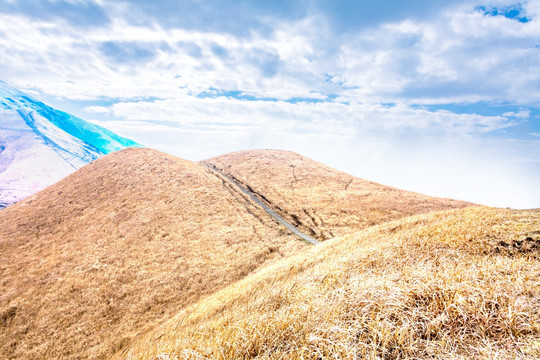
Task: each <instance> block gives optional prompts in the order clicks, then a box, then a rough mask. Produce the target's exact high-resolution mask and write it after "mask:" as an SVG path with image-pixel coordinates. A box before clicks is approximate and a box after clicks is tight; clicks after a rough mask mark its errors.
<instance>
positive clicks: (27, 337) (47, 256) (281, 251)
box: [0, 148, 466, 359]
mask: <svg viewBox="0 0 540 360" xmlns="http://www.w3.org/2000/svg"><path fill="white" fill-rule="evenodd" d="M249 154H250V155H249V157H246V164H247V165H249V166H253V168H252V169H251V170H249V171H248V173H249V174H252V173H254V172H261V174H259V175H257V177H255V176H254V177H253V178H247V176H246V177H245V178H244V177H242V176H241V175H239V173H238V174H237V175H236V176H238V178H240V179H242V181H244V183H243V185H240V186H244V188H242V189H243V190H242V189H241V188H239V187H238V186H237V185H236V184H240V183H239V180H238V179H237V178H236V177H234V178H233V175H231V174H232V170H233V169H234V168H233V162H232V161H230V165H231V166H230V168H229V167H228V165H225V162H224V161H222V162H218V161H216V160H215V159H211V160H208V161H207V162H202V163H195V162H190V161H186V160H182V159H178V158H175V157H173V156H170V155H166V154H163V153H161V152H158V151H155V150H151V149H145V148H130V149H125V150H121V151H117V152H114V153H112V154H109V155H106V156H103V157H101V158H99V159H97V160H95V161H93V162H91V163H90V164H88V165H86V166H84V167H82V168H81V169H79V170H77V171H76V172H74V173H73V174H71V175H69V176H67V177H66V178H64V179H62V180H61V181H59V182H57V183H55V184H53V185H51V186H49V187H47V188H46V189H44V190H42V191H40V192H38V193H37V194H35V195H33V196H30V197H28V198H26V199H24V200H22V201H20V202H18V203H17V204H14V205H12V206H9V207H8V208H6V209H4V210H2V211H0V358H5V359H41V358H62V359H76V358H80V359H86V358H90V359H103V358H110V357H111V356H112V355H113V354H117V355H118V356H119V357H120V358H126V354H127V353H128V352H129V349H133V350H132V351H133V353H134V354H137V355H136V357H134V358H144V359H151V358H152V359H153V358H155V357H151V355H148V354H146V353H145V351H146V350H145V349H146V348H142V349H140V348H138V346H139V345H138V344H139V341H145V340H144V339H146V337H145V335H147V334H148V335H149V336H153V338H152V339H153V340H151V341H153V342H156V341H157V340H159V339H161V338H163V339H170V337H171V336H176V335H175V334H177V333H176V330H175V329H177V330H178V331H180V332H179V333H178V334H180V333H182V334H185V335H186V339H188V338H190V336H192V333H185V332H184V329H185V326H188V325H189V324H194V322H193V321H194V320H193V319H191V320H189V322H186V323H184V321H183V320H182V318H183V317H182V316H181V315H178V314H184V315H183V316H184V317H185V316H187V315H189V314H190V312H191V311H194V314H197V315H194V316H202V318H204V317H205V316H206V315H204V314H205V312H204V309H205V308H208V309H209V310H210V312H209V313H208V316H210V317H213V316H216V314H217V313H219V311H220V309H223V311H224V312H228V311H229V309H233V311H236V307H234V306H233V305H234V300H233V297H231V298H228V297H224V296H225V295H224V294H227V293H228V292H229V291H231V290H230V289H229V290H224V291H225V293H223V292H221V291H222V289H224V288H225V287H226V286H228V285H231V286H233V289H235V290H234V291H239V289H238V286H239V287H244V286H245V287H246V291H247V292H246V293H242V294H243V295H241V296H247V297H248V300H245V299H244V298H243V297H240V298H238V299H239V306H240V305H241V306H245V308H244V310H245V311H246V312H249V309H250V305H249V301H250V300H249V299H252V300H254V301H255V303H254V304H263V305H261V306H264V307H265V309H266V310H267V311H268V313H265V315H264V316H266V317H267V318H266V320H267V321H268V324H269V325H271V326H274V325H273V321H274V320H273V319H272V313H273V312H274V311H279V309H280V306H281V303H282V299H281V298H282V297H283V299H286V298H287V297H288V296H289V294H291V295H292V294H297V287H298V286H300V285H301V288H302V289H304V290H305V291H306V295H307V296H308V298H307V299H309V296H311V295H310V293H309V291H308V290H309V289H305V288H304V287H303V285H302V282H303V281H312V280H313V281H320V282H321V283H323V284H326V285H328V286H334V285H335V284H334V277H332V276H333V275H332V274H333V272H332V271H334V270H335V269H342V268H340V267H339V266H341V265H339V264H341V263H340V262H339V261H340V260H339V259H345V258H348V257H349V256H350V255H351V254H358V252H352V250H351V249H353V248H354V247H355V246H359V245H354V244H356V243H353V245H351V246H352V248H351V249H349V248H347V247H345V248H341V247H336V246H334V245H331V244H334V243H336V242H339V241H342V240H329V241H327V243H328V245H327V244H326V243H323V244H322V245H317V246H313V245H309V244H306V243H305V242H303V241H300V238H299V237H298V236H296V235H294V234H293V233H292V232H291V231H289V230H288V229H287V228H285V227H284V226H283V225H282V224H280V223H278V222H277V221H275V219H273V218H271V217H270V216H269V215H268V214H269V212H267V211H265V210H263V208H262V207H260V206H259V205H258V204H256V203H255V202H254V201H253V200H252V198H250V196H249V194H250V193H249V191H248V193H249V194H246V191H245V190H246V189H252V190H254V191H258V192H264V195H261V194H259V195H254V196H259V197H261V198H262V199H263V201H266V202H267V203H268V204H270V206H273V208H275V209H276V211H279V212H281V214H282V215H283V216H284V217H287V218H290V219H292V221H294V219H295V217H297V218H298V220H299V221H298V223H300V222H304V221H305V224H304V225H303V224H300V225H299V226H298V228H300V229H307V228H311V229H313V232H314V233H315V234H316V235H319V234H329V233H330V231H331V232H335V233H339V232H345V231H352V229H357V228H364V229H365V228H366V227H367V226H369V225H371V224H380V223H381V222H384V221H386V220H387V219H388V218H391V217H392V216H395V217H402V216H405V215H406V214H408V213H411V212H413V211H422V212H423V211H428V210H430V209H436V208H437V206H440V207H443V208H449V207H452V206H454V207H462V206H465V205H466V204H465V203H462V202H453V201H451V200H442V199H433V198H430V197H423V196H420V195H418V194H411V193H407V192H400V191H398V190H396V189H392V188H388V187H384V186H382V185H375V184H373V183H369V182H366V181H364V180H360V179H357V178H353V177H351V176H350V175H347V174H344V173H341V172H338V171H336V170H332V169H330V168H327V167H325V166H323V165H321V164H318V163H315V162H314V161H312V160H309V159H307V158H305V157H301V156H300V155H296V154H293V153H288V152H277V151H272V152H266V151H252V152H249ZM268 154H271V155H272V156H268ZM232 156H234V157H236V155H230V156H224V157H223V158H222V160H223V159H227V158H229V157H231V158H232ZM292 156H300V157H301V160H298V161H296V162H294V164H295V166H296V169H295V171H296V170H298V173H296V172H295V175H296V177H297V178H296V180H297V182H298V184H302V181H304V180H302V178H304V177H308V174H307V173H305V172H313V174H312V175H310V176H309V183H311V184H312V186H313V189H312V191H311V192H310V194H309V195H310V196H309V197H307V196H304V195H303V192H307V191H308V184H305V185H302V187H304V190H303V191H302V192H299V191H298V192H289V190H288V189H289V187H290V186H291V183H290V182H289V180H287V181H284V180H282V179H281V178H280V177H279V176H276V173H285V171H286V170H288V171H289V172H290V171H291V170H290V167H289V165H290V164H289V162H288V160H287V161H282V160H280V159H288V158H289V157H292ZM257 157H258V158H259V159H258V160H257ZM247 160H249V161H247ZM212 164H216V165H212ZM254 164H257V166H254ZM218 165H219V166H222V167H223V169H229V170H231V173H228V174H229V175H227V176H229V177H230V178H231V179H233V180H232V181H231V180H229V178H228V177H227V176H225V175H223V174H225V173H227V171H225V170H221V172H220V170H219V169H218V170H216V168H217V166H218ZM247 165H246V166H247ZM265 172H266V174H267V175H266V176H265V175H264V174H265ZM235 174H236V173H235ZM288 176H289V175H288ZM289 177H290V178H291V179H294V175H290V176H289ZM317 177H321V178H320V179H317ZM264 179H266V181H267V184H264V181H265V180H264ZM251 180H253V183H251V182H248V181H251ZM325 184H326V186H325ZM347 184H349V185H347ZM292 185H294V184H292ZM281 187H284V188H283V189H281ZM293 188H294V189H300V188H301V187H300V186H299V185H295V186H293ZM268 189H272V191H267V190H268ZM353 190H354V191H353ZM359 194H360V195H359ZM361 195H362V196H366V197H370V198H373V199H374V201H375V200H376V199H379V200H377V201H379V203H380V204H381V206H383V205H384V206H386V207H383V208H382V209H383V210H384V211H385V214H386V212H388V213H389V214H388V215H385V216H380V215H379V214H378V213H375V212H374V211H373V210H372V208H373V207H374V206H375V205H374V204H370V203H369V202H366V201H364V202H362V203H360V204H357V203H356V202H355V201H356V200H355V199H357V198H359V197H360V196H361ZM262 196H264V198H263V197H262ZM285 197H287V198H285ZM348 197H352V200H350V201H347V198H348ZM393 197H396V198H398V200H396V199H392V198H393ZM265 198H267V199H268V200H269V201H267V200H264V199H265ZM342 198H343V199H342ZM310 199H311V200H312V203H311V204H312V205H310V207H308V205H309V204H310V203H309V201H310ZM328 199H335V201H339V206H340V211H339V212H335V211H337V210H335V207H333V206H334V205H332V204H331V203H329V200H328ZM353 200H354V201H353ZM420 201H423V202H425V205H422V204H418V202H420ZM287 202H289V203H290V204H291V206H290V207H287V206H286V205H285V203H287ZM275 204H279V207H277V206H275ZM411 204H412V205H411ZM362 206H369V209H368V210H366V211H364V210H362V208H361V207H362ZM391 206H394V207H395V208H394V209H393V212H392V211H390V208H391ZM326 207H328V208H329V210H328V211H327V210H325V208H326ZM283 209H285V210H286V211H283ZM303 209H306V210H307V211H306V212H304V211H303ZM302 213H304V214H306V213H307V214H309V215H310V216H313V217H314V218H315V219H314V220H312V221H313V223H311V224H310V223H308V220H307V219H306V218H304V217H303V216H304V215H302ZM373 214H375V215H373ZM293 215H295V216H293ZM306 216H307V215H306ZM340 216H343V219H342V220H339V219H338V218H339V217H340ZM345 221H350V222H351V225H350V226H348V225H347V224H346V223H345ZM306 224H307V225H309V226H305V225H306ZM297 225H298V224H297ZM395 226H396V229H400V228H399V227H398V225H395ZM403 226H404V229H405V225H403ZM407 226H408V225H407ZM396 231H398V230H396ZM398 233H399V234H402V233H401V232H398ZM384 234H386V233H384ZM320 239H321V240H324V239H325V238H324V237H320ZM366 239H368V238H366ZM392 239H393V238H389V241H394V240H395V241H397V240H396V239H398V238H396V239H394V240H392ZM399 239H401V238H399ZM383 240H384V237H383V236H382V235H381V236H378V237H374V238H373V242H374V243H375V244H379V243H382V242H383ZM365 241H366V242H368V240H365ZM384 241H386V240H384ZM315 249H316V250H315ZM342 249H345V251H348V252H346V253H343V254H342V255H339V254H338V251H341V250H342ZM349 252H350V253H349ZM404 254H406V253H404ZM411 256H412V255H411ZM289 258H291V259H296V260H294V261H295V262H294V263H292V262H291V263H289V262H287V261H289V260H287V259H289ZM325 258H328V261H329V262H328V263H326V262H325V261H326V260H324V259H325ZM351 259H352V258H351ZM281 261H286V264H294V265H292V266H293V267H292V268H287V269H288V270H287V271H286V272H284V271H283V270H282V266H284V265H283V264H282V265H279V266H278V265H275V264H278V263H280V262H281ZM291 261H293V260H291ZM351 261H352V260H351ZM381 261H382V260H381ZM411 261H412V260H411ZM319 262H320V264H321V265H320V266H321V267H322V268H323V269H324V268H325V267H326V270H324V271H328V272H329V274H330V275H329V276H328V277H325V276H324V275H321V274H322V273H321V274H317V278H316V279H311V278H310V276H311V275H310V271H309V270H308V267H310V266H311V264H313V265H316V264H318V263H319ZM344 264H345V263H343V264H342V265H344ZM275 266H277V267H275ZM287 266H288V265H287ZM374 266H376V264H375V263H374ZM332 269H334V270H332ZM373 269H376V267H374V268H373ZM321 271H322V272H324V271H323V270H321ZM255 272H260V273H259V275H257V276H262V275H260V274H265V275H264V278H263V279H264V280H261V281H260V282H258V283H257V284H258V285H257V286H254V285H251V283H250V282H249V281H248V282H245V281H243V280H242V279H244V278H246V276H249V275H250V274H253V273H255ZM299 274H303V276H304V278H302V277H299V276H300V275H299ZM351 274H356V275H355V276H357V278H358V279H360V277H361V275H360V273H359V272H351ZM297 275H298V276H297ZM284 276H286V277H289V278H291V281H292V282H287V281H286V279H284ZM396 276H397V275H396ZM317 279H318V280H317ZM336 279H337V278H336ZM336 281H338V280H336ZM234 284H236V285H234ZM274 285H275V288H274ZM326 285H325V286H326ZM287 286H288V287H287ZM336 286H337V285H336ZM273 289H275V291H274V290H273ZM304 290H302V291H304ZM234 291H233V292H234ZM213 294H217V295H213ZM329 294H330V295H329V296H331V297H333V296H339V291H338V290H336V291H335V292H334V293H329ZM235 296H236V295H235ZM206 298H207V300H204V299H206ZM267 300H268V301H267ZM199 301H202V302H200V303H199ZM221 301H223V307H220V302H221ZM246 301H247V302H246ZM317 301H322V300H321V299H320V298H318V300H317ZM201 304H202V305H201ZM315 305H317V306H319V305H321V304H319V303H314V304H313V306H315ZM257 306H258V305H257ZM252 310H253V315H254V316H258V314H259V313H260V311H263V309H260V308H259V307H255V308H253V309H252ZM266 310H265V311H266ZM295 311H298V313H299V314H304V315H306V311H308V312H309V306H308V307H307V308H306V309H303V310H302V309H295ZM301 311H304V312H303V313H302V312H301ZM177 315H178V316H179V317H177ZM223 315H224V316H225V313H224V314H223ZM230 315H231V316H233V317H234V316H235V315H234V314H230ZM238 315H239V316H240V317H239V318H238V319H237V320H238V321H239V322H236V324H240V325H241V326H245V327H247V328H249V327H250V325H249V321H251V320H253V321H254V323H253V325H254V326H259V325H260V324H259V322H260V321H262V322H264V321H265V320H264V319H263V318H257V317H253V318H250V317H249V316H247V314H246V313H245V312H239V313H238ZM172 318H174V319H176V320H175V321H176V322H174V323H170V322H169V320H170V319H172ZM199 320H201V321H202V319H199ZM219 321H220V322H217V323H216V324H218V325H217V327H216V328H212V326H211V324H208V323H205V324H206V325H204V326H208V327H207V328H205V331H208V332H207V333H206V334H207V335H208V338H209V339H213V341H216V346H222V347H217V348H212V347H209V348H208V349H209V350H208V351H213V350H212V349H217V350H216V351H217V352H216V353H214V354H218V352H219V353H220V354H225V355H223V356H222V357H225V358H243V357H250V356H251V357H253V356H255V354H258V353H259V354H262V352H261V351H262V350H260V349H259V350H257V351H259V352H250V350H249V347H250V346H253V342H252V338H251V337H246V338H244V340H243V341H244V345H241V344H239V343H235V345H234V347H231V348H227V346H226V344H223V343H222V342H220V341H221V340H219V341H218V339H216V338H215V337H214V335H216V334H219V332H220V331H221V330H220V329H222V328H223V329H225V328H227V327H226V324H225V323H223V322H221V320H219ZM295 321H296V322H294V323H286V322H283V323H282V324H281V325H282V327H283V328H290V327H291V326H292V329H294V326H296V324H298V325H302V324H303V323H302V321H301V319H295ZM161 324H167V326H170V327H167V328H166V331H164V332H160V331H161V330H160V329H162V328H161V327H160V325H161ZM322 324H323V325H324V322H323V323H322ZM261 326H262V325H261ZM270 329H271V328H269V330H270ZM239 330H241V329H239ZM193 331H194V332H196V331H197V330H193ZM257 331H261V335H263V334H266V335H268V334H267V333H266V330H264V329H262V328H258V330H257ZM204 334H205V333H202V334H201V336H204ZM252 335H253V336H255V334H251V335H250V336H252ZM266 335H264V336H266ZM278 335H279V334H278ZM182 336H183V335H182ZM314 336H316V334H315V335H314ZM254 338H255V337H254ZM141 339H143V340H141ZM156 339H157V340H156ZM222 340H223V341H226V340H227V339H226V338H223V339H222ZM175 341H176V340H175ZM197 341H198V340H197ZM264 341H265V342H266V343H265V344H266V345H265V344H262V345H261V346H262V347H263V348H264V347H265V346H268V347H269V348H272V346H281V345H279V344H278V343H272V340H271V339H267V338H265V340H264ZM276 341H283V342H284V344H287V340H283V338H282V337H279V336H278V337H276ZM294 341H297V340H294ZM171 344H172V343H171ZM171 344H168V345H167V346H172V345H171ZM194 344H195V345H196V344H197V343H196V342H194ZM201 344H202V343H201ZM272 344H274V345H272ZM195 345H194V346H195ZM201 346H202V345H201ZM291 346H292V345H291ZM137 349H138V350H137ZM241 349H246V351H247V353H245V354H244V355H242V356H236V355H235V354H237V353H238V351H241ZM154 350H155V349H154V348H153V347H151V349H150V350H149V354H152V353H153V351H154ZM197 351H202V350H200V349H198V350H197ZM186 354H187V353H186ZM227 354H231V355H230V356H228V355H227ZM238 354H239V353H238ZM250 354H251V355H250ZM147 355H148V356H147ZM248 355H249V356H248ZM190 356H191V355H190ZM180 357H181V358H182V357H183V356H180ZM185 357H189V356H187V355H186V356H185ZM192 357H196V353H192ZM210 357H211V358H212V357H214V356H210ZM216 357H219V356H217V355H216ZM308 357H309V358H312V357H314V356H308ZM323 357H324V356H323Z"/></svg>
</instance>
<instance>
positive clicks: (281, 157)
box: [205, 150, 472, 240]
mask: <svg viewBox="0 0 540 360" xmlns="http://www.w3.org/2000/svg"><path fill="white" fill-rule="evenodd" d="M205 162H207V163H210V164H212V165H214V166H216V167H217V168H219V169H221V170H222V171H223V172H224V173H225V174H227V175H229V176H230V175H232V176H234V177H235V178H236V179H238V180H239V181H240V182H242V183H244V184H247V185H249V186H250V187H251V188H252V189H253V190H254V191H255V192H257V193H259V194H262V195H263V196H264V198H265V199H267V200H268V202H267V204H268V205H269V206H270V207H271V208H272V209H273V210H274V211H276V212H277V213H279V214H280V215H281V216H283V217H284V218H285V219H287V220H288V221H289V222H291V223H292V224H295V225H298V227H299V228H300V229H301V230H302V231H303V232H304V233H306V234H307V235H310V236H313V237H315V238H317V239H319V240H326V239H330V238H333V237H335V236H342V235H346V234H350V233H351V232H354V231H357V230H360V229H364V228H366V227H368V226H372V225H376V224H381V223H383V222H386V221H390V220H396V219H399V218H403V217H407V216H410V215H415V214H420V213H426V212H430V211H438V210H445V209H452V208H461V207H465V206H471V205H472V204H471V203H467V202H464V201H456V200H451V199H441V198H434V197H430V196H425V195H421V194H416V193H412V192H409V191H404V190H399V189H395V188H392V187H389V186H384V185H380V184H377V183H374V182H370V181H366V180H363V179H360V178H357V177H354V176H351V175H349V174H346V173H343V172H341V171H338V170H335V169H332V168H330V167H328V166H325V165H322V164H320V163H318V162H315V161H313V160H311V159H309V158H307V157H305V156H302V155H299V154H296V153H293V152H290V151H280V150H249V151H240V152H235V153H231V154H226V155H222V156H218V157H215V158H212V159H209V160H206V161H205Z"/></svg>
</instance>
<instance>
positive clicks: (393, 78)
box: [0, 0, 540, 208]
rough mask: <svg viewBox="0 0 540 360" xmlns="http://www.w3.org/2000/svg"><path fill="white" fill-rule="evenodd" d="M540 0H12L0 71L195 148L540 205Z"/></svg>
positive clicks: (136, 129) (169, 146)
mask: <svg viewBox="0 0 540 360" xmlns="http://www.w3.org/2000/svg"><path fill="white" fill-rule="evenodd" d="M539 16H540V1H539V0H532V1H521V2H516V1H502V0H501V1H476V0H474V1H442V0H418V1H397V0H388V1H362V2H361V1H346V0H333V1H323V0H301V1H280V0H278V1H245V0H244V1H234V2H231V1H224V0H206V1H199V0H193V1H173V0H164V1H152V2H149V1H143V0H132V1H107V0H49V1H46V0H42V1H37V0H18V1H15V0H3V1H0V79H2V80H4V81H6V82H8V83H9V84H11V85H12V86H15V87H17V88H19V89H21V90H23V91H27V92H30V93H32V94H33V95H35V96H36V97H38V98H40V99H42V100H44V101H45V102H47V103H49V104H50V105H52V106H55V107H57V108H59V109H61V110H65V111H69V112H71V113H73V114H75V115H77V116H80V117H82V118H84V119H87V120H90V121H93V122H96V123H98V124H100V125H102V126H105V127H107V128H109V129H111V130H112V131H115V132H117V133H118V134H120V135H123V136H128V137H130V138H132V139H134V140H136V141H138V142H140V143H143V144H145V145H147V146H150V147H154V148H157V149H160V150H162V151H165V152H168V153H171V154H174V155H177V156H180V157H183V158H187V159H191V160H199V159H203V158H207V157H211V156H216V155H219V154H223V153H226V152H230V151H235V150H242V149H250V148H280V149H286V150H293V151H297V152H300V153H303V154H305V155H307V156H310V157H312V158H314V159H316V160H319V161H321V162H323V163H326V164H328V165H331V166H333V167H336V168H339V169H341V170H345V171H347V172H349V173H352V174H354V175H357V176H360V177H363V178H366V179H369V180H374V181H378V182H381V183H384V184H388V185H393V186H396V187H400V188H405V189H409V190H413V191H417V192H422V193H427V194H430V195H438V196H444V197H453V198H458V199H464V200H469V201H474V202H479V203H483V204H489V205H496V206H511V207H518V208H528V207H540V190H539V188H540V19H539Z"/></svg>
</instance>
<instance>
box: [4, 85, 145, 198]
mask: <svg viewBox="0 0 540 360" xmlns="http://www.w3.org/2000/svg"><path fill="white" fill-rule="evenodd" d="M133 146H140V145H138V144H137V143H135V142H134V141H132V140H130V139H126V138H123V137H121V136H118V135H116V134H114V133H112V132H111V131H109V130H107V129H104V128H102V127H100V126H97V125H95V124H92V123H89V122H87V121H84V120H82V119H79V118H77V117H75V116H73V115H70V114H68V113H65V112H62V111H59V110H56V109H53V108H51V107H50V106H48V105H46V104H44V103H42V102H41V101H39V100H36V99H34V98H33V97H31V96H29V95H27V94H25V93H23V92H21V91H19V90H17V89H15V88H13V87H11V86H9V85H7V84H6V83H4V82H3V81H0V208H3V207H5V206H8V205H10V204H13V203H15V202H17V201H19V200H20V199H22V198H25V197H27V196H29V195H32V194H34V193H36V192H38V191H39V190H41V189H43V188H45V187H46V186H48V185H51V184H53V183H55V182H56V181H58V180H60V179H62V178H64V177H66V176H67V175H69V174H71V173H72V172H73V171H75V170H76V169H78V168H80V167H81V166H84V165H86V164H87V163H89V162H90V161H92V160H95V159H97V158H98V157H100V156H102V155H104V154H108V153H110V152H113V151H116V150H120V149H123V148H126V147H133Z"/></svg>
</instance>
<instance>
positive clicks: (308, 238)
mask: <svg viewBox="0 0 540 360" xmlns="http://www.w3.org/2000/svg"><path fill="white" fill-rule="evenodd" d="M202 164H203V165H204V166H206V167H207V168H208V169H210V171H212V172H214V173H217V174H219V175H220V176H222V177H223V178H225V179H227V180H228V181H229V182H230V183H231V184H233V185H234V186H236V187H237V188H238V189H240V191H242V192H243V193H244V194H246V195H247V196H249V198H250V199H251V200H253V202H255V203H256V204H257V205H259V206H260V207H262V208H263V210H264V211H265V212H266V213H267V214H268V215H270V216H271V217H272V218H274V219H275V220H277V221H278V222H279V223H281V224H282V225H283V226H285V227H286V228H287V229H288V230H289V231H290V232H292V233H293V234H295V235H296V236H298V237H299V238H300V239H302V240H303V241H305V242H308V243H310V244H312V245H319V244H320V242H318V241H317V240H315V239H314V238H312V237H311V236H307V235H306V234H304V233H303V232H301V231H300V230H298V229H297V228H295V227H294V226H293V225H292V224H291V223H289V222H288V221H287V220H285V219H284V218H282V217H281V216H279V215H278V214H277V213H276V212H275V211H274V210H272V209H270V208H269V207H268V206H267V205H266V204H265V203H264V202H262V201H261V199H259V198H258V197H257V195H255V194H254V193H253V192H252V191H250V190H249V189H246V188H244V187H243V186H241V185H240V184H239V183H238V182H237V181H235V180H234V179H232V178H231V177H229V176H227V175H225V174H224V173H223V172H222V171H221V170H220V169H218V168H216V167H215V166H213V165H212V164H208V163H206V162H202Z"/></svg>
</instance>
